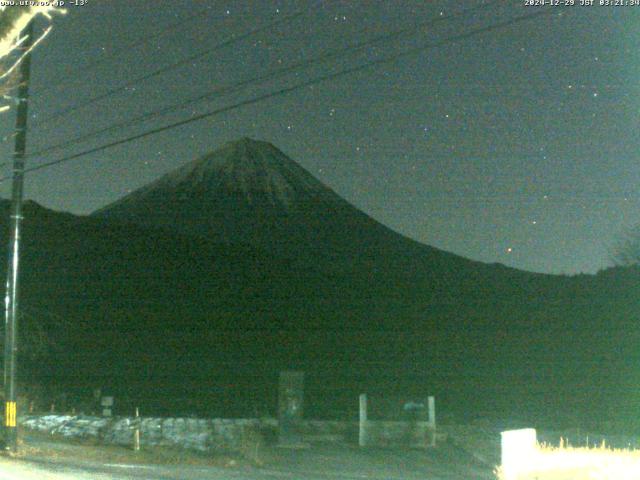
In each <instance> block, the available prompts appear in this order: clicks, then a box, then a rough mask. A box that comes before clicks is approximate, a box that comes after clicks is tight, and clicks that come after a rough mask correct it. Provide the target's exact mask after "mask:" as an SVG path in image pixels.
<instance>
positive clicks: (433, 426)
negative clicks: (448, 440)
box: [427, 396, 436, 447]
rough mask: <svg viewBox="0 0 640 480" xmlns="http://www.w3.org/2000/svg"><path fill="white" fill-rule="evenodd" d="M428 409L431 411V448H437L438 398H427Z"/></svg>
mask: <svg viewBox="0 0 640 480" xmlns="http://www.w3.org/2000/svg"><path fill="white" fill-rule="evenodd" d="M427 407H428V411H429V417H428V420H427V422H428V424H429V428H430V429H431V446H432V447H435V446H436V398H435V397H433V396H430V397H429V398H427Z"/></svg>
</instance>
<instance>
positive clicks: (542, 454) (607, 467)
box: [495, 440, 640, 480]
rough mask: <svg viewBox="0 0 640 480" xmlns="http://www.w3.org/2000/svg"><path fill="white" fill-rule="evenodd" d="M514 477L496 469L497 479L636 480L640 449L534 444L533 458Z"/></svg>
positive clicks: (639, 464) (561, 443)
mask: <svg viewBox="0 0 640 480" xmlns="http://www.w3.org/2000/svg"><path fill="white" fill-rule="evenodd" d="M529 463H530V464H529V465H523V466H522V471H521V472H519V473H517V474H512V475H506V474H505V472H504V471H503V470H502V469H501V468H498V469H496V471H495V474H496V476H497V478H498V479H499V480H583V479H584V480H640V450H629V449H612V448H609V447H607V446H606V445H605V443H604V442H603V443H602V445H600V446H599V447H572V446H570V445H568V444H565V442H563V441H562V440H561V441H560V446H559V447H552V446H549V445H545V444H542V445H538V448H537V454H536V456H535V458H531V461H530V462H529Z"/></svg>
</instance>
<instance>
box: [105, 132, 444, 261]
mask: <svg viewBox="0 0 640 480" xmlns="http://www.w3.org/2000/svg"><path fill="white" fill-rule="evenodd" d="M93 216H95V217H102V218H105V219H109V220H113V221H118V222H125V223H134V224H139V225H147V226H149V225H150V226H155V227H161V228H164V229H168V230H173V231H178V232H180V233H187V234H195V235H199V236H205V237H207V238H209V239H211V240H213V241H221V242H225V243H246V244H252V245H255V246H259V247H260V248H261V249H266V250H268V251H277V252H278V253H285V254H290V253H291V254H295V252H301V251H302V252H303V253H304V254H307V253H309V252H312V253H313V254H314V255H315V254H317V253H321V252H324V253H328V254H329V255H330V256H331V257H332V258H333V257H335V256H336V255H340V254H341V253H342V254H346V255H347V257H345V258H352V257H353V255H359V256H366V257H367V258H375V257H377V256H378V255H379V254H380V252H381V251H382V250H385V252H386V253H385V256H389V257H390V258H396V255H397V252H398V251H401V252H403V253H404V254H406V255H409V252H414V253H415V252H416V249H418V250H420V251H421V252H423V253H424V252H425V251H430V252H433V251H434V250H435V249H433V248H432V247H428V246H426V245H421V244H418V243H417V242H414V241H412V240H409V239H407V238H406V237H403V236H402V235H400V234H398V233H396V232H393V231H392V230H390V229H389V228H387V227H385V226H384V225H381V224H380V223H378V222H377V221H375V220H374V219H372V218H370V217H369V216H367V215H366V214H365V213H363V212H362V211H360V210H358V209H357V208H356V207H354V206H353V205H351V204H350V203H349V202H347V201H346V200H344V199H343V198H341V197H340V196H339V195H338V194H336V193H335V192H334V191H333V190H331V189H330V188H329V187H327V186H325V185H323V184H322V183H321V182H320V181H319V180H317V179H316V178H315V177H314V176H313V175H311V174H310V173H309V172H308V171H306V170H305V169H304V168H303V167H301V166H300V165H298V164H297V163H296V162H294V161H293V160H291V159H290V158H289V157H287V156H286V155H285V154H284V153H283V152H281V151H280V150H279V149H278V148H276V147H275V146H273V145H272V144H270V143H268V142H263V141H256V140H252V139H249V138H242V139H239V140H236V141H234V142H230V143H227V144H225V145H224V146H222V147H221V148H220V149H218V150H216V151H214V152H212V153H210V154H208V155H205V156H203V157H201V158H199V159H197V160H195V161H192V162H190V163H187V164H186V165H184V166H182V167H180V168H178V169H176V170H174V171H172V172H169V173H167V174H166V175H164V176H163V177H161V178H159V179H158V180H156V181H154V182H152V183H150V184H149V185H147V186H145V187H142V188H140V189H138V190H136V191H134V192H132V193H131V194H129V195H127V196H125V197H123V198H122V199H120V200H118V201H116V202H114V203H112V204H110V205H107V206H106V207H103V208H102V209H100V210H98V211H96V212H94V214H93ZM390 248H391V250H392V251H393V252H395V253H394V254H392V255H389V253H390V250H389V249H390ZM398 249H399V250H398Z"/></svg>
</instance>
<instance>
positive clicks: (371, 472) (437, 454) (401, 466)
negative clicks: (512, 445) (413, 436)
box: [0, 444, 495, 480]
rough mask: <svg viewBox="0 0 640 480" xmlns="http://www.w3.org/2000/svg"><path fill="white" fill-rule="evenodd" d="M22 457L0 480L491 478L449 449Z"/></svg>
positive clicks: (2, 464) (9, 463)
mask: <svg viewBox="0 0 640 480" xmlns="http://www.w3.org/2000/svg"><path fill="white" fill-rule="evenodd" d="M81 448H82V447H78V455H77V458H75V459H69V458H68V457H67V456H65V457H64V458H47V457H42V456H29V455H26V456H25V457H22V458H15V459H14V458H7V457H0V480H36V479H37V480H63V479H64V480H107V479H109V480H111V479H113V480H125V479H145V480H184V479H189V480H205V479H206V480H223V479H229V480H279V479H295V480H364V479H369V480H418V479H420V480H469V479H478V480H493V479H494V478H495V477H494V476H493V474H492V468H491V466H489V465H483V464H481V463H480V462H478V461H476V460H474V459H473V458H470V457H469V456H467V455H466V454H465V453H464V451H462V450H460V449H457V448H456V447H455V446H453V445H449V444H446V445H443V446H440V447H438V448H437V449H435V450H429V451H419V450H407V451H401V450H388V449H366V450H360V449H358V448H357V447H350V446H344V445H342V446H340V445H318V446H313V447H312V448H308V449H302V450H283V449H278V451H277V453H276V457H275V459H274V461H272V462H269V465H268V466H265V467H261V468H256V467H250V466H234V467H217V466H202V465H197V466H194V465H145V464H137V463H104V462H97V461H95V460H91V461H89V460H83V459H82V453H81V452H82V450H81Z"/></svg>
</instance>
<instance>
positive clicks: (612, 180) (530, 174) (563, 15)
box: [0, 0, 640, 274]
mask: <svg viewBox="0 0 640 480" xmlns="http://www.w3.org/2000/svg"><path fill="white" fill-rule="evenodd" d="M598 2H599V0H596V2H595V3H596V5H594V6H591V7H587V6H579V5H576V6H574V7H568V8H562V9H561V8H559V7H552V6H544V7H536V6H525V2H524V0H522V1H513V2H512V1H501V2H497V3H496V2H480V1H471V0H465V1H462V0H458V1H428V2H427V1H405V0H392V1H343V2H328V1H327V2H317V1H311V0H307V1H287V0H282V1H266V0H265V1H262V0H260V1H244V2H239V1H227V2H224V1H217V0H173V1H161V2H147V1H138V0H136V1H131V0H126V1H124V0H109V1H102V2H100V1H96V0H88V4H87V5H86V6H82V7H80V6H78V7H75V6H71V7H70V8H69V9H68V14H67V15H66V16H64V17H56V18H55V19H54V21H53V25H54V29H53V31H52V33H51V34H50V36H49V37H48V38H47V39H46V40H45V42H44V43H43V44H42V45H41V46H40V47H39V48H38V50H37V51H36V52H35V54H34V56H33V66H32V75H33V76H32V85H31V93H32V101H31V105H30V114H31V115H30V120H29V121H30V122H31V125H32V126H33V128H31V129H30V134H29V138H28V149H29V151H37V150H41V149H43V148H45V147H49V146H51V145H55V144H58V143H60V142H63V141H65V140H69V139H71V138H74V137H76V136H78V135H82V134H85V133H88V132H92V131H94V130H97V129H100V128H103V127H107V126H109V125H111V124H113V123H117V122H121V121H123V120H126V119H129V118H132V117H134V116H138V115H141V114H143V113H147V112H152V111H154V110H157V109H160V108H162V107H165V106H169V105H173V104H177V103H180V102H183V101H185V100H187V99H189V98H192V97H196V96H198V95H201V94H205V93H207V92H210V91H212V90H213V89H215V88H218V87H226V86H233V85H235V84H237V83H238V82H241V81H243V80H245V79H247V78H251V77H255V76H257V75H260V74H262V73H265V72H269V71H272V70H274V69H278V68H283V66H287V65H291V64H294V63H298V62H304V61H309V60H312V59H314V58H316V57H317V56H319V55H322V53H323V52H326V51H332V50H334V49H337V48H342V47H346V46H349V45H354V44H358V43H360V42H364V41H366V40H367V39H371V38H374V37H377V36H380V35H384V34H386V33H390V32H393V31H396V30H399V29H405V30H411V29H412V27H416V28H415V29H413V30H412V31H409V32H408V33H406V34H404V35H401V36H398V37H397V38H395V39H392V40H388V41H386V42H382V43H378V44H375V45H369V46H367V47H366V48H364V49H361V50H355V51H352V52H350V53H349V54H343V55H341V56H339V57H338V58H331V59H330V60H329V61H327V62H325V63H321V64H315V65H313V66H311V67H309V68H305V69H300V70H298V71H295V72H292V73H291V74H288V75H286V76H283V77H280V78H276V79H272V80H269V81H267V82H262V83H260V84H257V85H256V84H252V85H250V86H248V87H247V88H244V89H237V90H236V91H234V92H232V93H230V94H226V95H219V96H218V97H217V98H214V99H213V100H209V101H200V102H198V103H196V104H193V105H188V106H186V107H185V108H183V109H180V110H177V111H174V112H172V113H170V114H168V115H164V116H156V117H154V118H152V119H150V120H148V121H146V122H142V123H138V124H136V125H133V126H128V127H126V128H122V129H119V130H117V131H111V132H109V133H108V134H105V135H102V136H100V137H97V138H94V139H91V140H90V141H88V142H85V143H81V144H77V145H73V146H71V147H69V148H65V149H63V150H59V151H55V152H50V153H47V154H46V155H45V156H43V157H39V158H31V159H29V160H28V166H34V165H37V164H39V163H43V162H46V161H51V160H55V159H57V158H61V157H64V156H66V155H70V154H73V153H76V152H81V151H83V150H86V149H90V148H92V147H95V146H99V145H102V144H105V143H109V142H111V141H114V140H117V139H120V138H125V137H128V136H130V135H134V134H136V133H141V132H144V131H146V130H150V129H153V128H155V127H159V126H162V125H167V124H170V123H173V122H177V121H179V120H182V119H186V118H189V117H191V116H195V115H198V114H200V113H203V112H207V111H210V110H214V109H216V108H220V107H224V106H227V105H233V104H236V103H239V102H242V101H244V100H246V99H249V98H253V97H256V96H259V95H262V94H265V93H268V92H271V91H275V90H279V89H281V88H283V87H287V86H291V85H295V84H296V83H300V82H303V81H305V80H307V79H312V78H316V77H319V76H322V75H327V74H330V73H332V72H336V71H340V70H342V69H346V68H350V67H353V66H355V65H359V64H363V63H366V62H368V61H375V60H376V59H380V58H386V57H391V56H394V55H398V54H400V53H401V52H404V51H407V50H410V49H415V48H416V47H420V46H423V45H430V44H434V43H439V42H442V41H443V40H445V39H447V38H449V37H452V36H456V35H460V34H463V33H465V32H468V31H471V30H474V29H481V28H483V27H487V26H490V25H492V24H496V23H499V22H504V21H508V20H509V19H511V18H515V17H518V16H521V15H529V14H533V13H535V12H539V11H544V12H547V13H548V15H542V16H537V17H535V18H532V19H530V20H528V21H526V22H520V23H516V24H513V25H511V26H507V27H504V28H500V29H495V30H492V31H489V32H486V33H481V34H478V35H475V36H472V37H469V38H467V39H464V40H461V41H458V42H448V43H446V42H445V43H444V44H441V45H440V46H437V47H435V48H425V49H422V50H421V51H420V52H418V53H415V54H412V55H405V56H400V57H399V58H398V59H397V60H395V61H392V62H387V63H384V64H379V65H377V66H375V67H372V68H368V69H362V70H360V71H358V72H355V73H352V74H349V75H345V76H342V77H339V78H334V79H331V80H328V81H324V82H321V83H317V84H315V85H311V86H307V87H304V88H301V89H299V90H297V91H294V92H292V93H289V94H286V95H280V96H276V97H273V98H270V99H268V100H266V101H262V102H258V103H255V104H250V105H247V106H243V107H240V108H237V109H234V110H230V111H228V112H226V113H223V114H220V115H217V116H213V117H211V118H208V119H204V120H201V121H198V122H195V123H191V124H188V125H184V126H182V127H179V128H174V129H170V130H167V131H165V132H164V133H161V134H157V135H153V136H149V137H147V138H144V139H142V140H139V141H134V142H130V143H127V144H124V145H120V146H118V147H115V148H112V149H108V150H105V151H102V152H99V153H95V154H92V155H87V156H84V157H82V158H78V159H76V160H73V161H69V162H66V163H63V164H60V165H57V166H55V167H52V168H47V169H43V170H40V171H37V172H33V173H32V174H29V175H28V176H27V180H26V191H27V196H28V197H29V198H32V199H34V200H36V201H37V202H39V203H41V204H42V205H44V206H46V207H49V208H52V209H56V210H64V211H70V212H73V213H77V214H86V213H89V212H91V211H93V210H95V209H97V208H99V207H101V206H103V205H105V204H107V203H109V202H112V201H114V200H116V199H117V198H119V197H121V196H122V195H125V194H126V193H128V192H130V191H132V190H134V189H136V188H138V187H140V186H142V185H144V184H146V183H148V182H150V181H152V180H153V179H155V178H157V177H158V176H160V175H162V174H164V173H166V172H168V171H170V170H172V169H174V168H176V167H177V166H179V165H181V164H182V163H185V162H187V161H190V160H192V159H194V158H195V157H198V156H200V155H202V154H204V153H207V152H209V151H211V150H213V149H215V148H217V147H219V146H221V145H222V144H223V143H225V142H227V141H230V140H234V139H236V138H239V137H242V136H249V137H252V138H256V139H260V140H267V141H270V142H272V143H273V144H275V145H276V146H277V147H279V148H280V149H281V150H283V151H284V152H285V153H286V154H288V155H289V156H290V157H291V158H293V159H294V160H296V161H297V162H299V163H300V164H301V165H302V166H304V167H305V168H306V169H308V170H309V171H310V172H311V173H313V174H314V175H315V176H316V177H318V178H319V179H320V180H321V181H323V182H324V183H325V184H327V185H328V186H330V187H331V188H333V189H334V190H335V191H336V192H337V193H338V194H340V195H341V196H343V197H344V198H345V199H347V200H348V201H350V202H351V203H352V204H354V205H355V206H357V207H358V208H360V209H361V210H363V211H365V212H366V213H368V214H369V215H371V216H372V217H374V218H375V219H377V220H379V221H380V222H382V223H383V224H385V225H388V226H389V227H391V228H393V229H394V230H396V231H398V232H400V233H402V234H404V235H407V236H409V237H411V238H414V239H416V240H419V241H421V242H423V243H426V244H429V245H433V246H436V247H438V248H441V249H444V250H448V251H451V252H454V253H457V254H460V255H462V256H465V257H469V258H472V259H476V260H481V261H484V262H500V263H503V264H506V265H510V266H514V267H517V268H521V269H525V270H531V271H537V272H551V273H569V274H573V273H577V272H595V271H597V270H599V269H601V268H603V267H606V266H607V265H608V264H609V263H610V261H609V256H610V255H609V253H610V251H611V247H612V245H613V243H614V242H615V241H616V239H617V238H619V236H620V234H621V232H622V231H623V230H625V229H626V228H629V227H630V226H632V225H634V224H636V223H638V222H640V208H639V207H640V196H639V195H638V186H639V184H640V162H639V161H638V160H640V135H639V133H640V131H639V127H640V124H639V122H638V114H639V108H640V81H639V76H640V75H639V74H640V49H639V48H638V45H640V7H633V6H621V7H613V6H609V7H606V6H597V3H598ZM483 3H485V4H486V5H484V6H483V8H480V9H478V10H476V11H474V13H473V14H471V15H469V16H467V17H457V18H453V19H447V18H448V16H449V15H452V14H456V13H457V12H461V11H463V10H465V9H470V8H473V7H475V6H482V4H483ZM576 3H579V0H576ZM298 12H302V15H299V16H296V17H295V18H293V19H289V20H287V18H289V17H290V16H292V15H295V14H297V13H298ZM189 17H191V18H189ZM438 17H443V19H442V21H440V22H438V23H432V24H431V25H430V26H427V27H424V26H423V27H421V26H420V25H422V24H423V23H425V22H428V21H430V20H432V19H436V18H438ZM278 21H279V22H280V23H279V24H277V25H276V26H272V27H269V28H266V29H264V31H262V32H260V33H257V34H254V35H251V36H249V37H248V38H244V39H242V40H240V41H237V42H228V43H229V44H228V45H227V46H225V47H224V48H220V49H217V50H216V51H214V52H211V53H210V54H208V55H203V56H201V57H200V58H198V59H195V60H193V61H189V62H188V63H186V62H183V63H186V64H185V65H182V66H181V67H180V68H171V69H168V71H167V73H165V74H162V75H158V76H154V77H153V78H150V79H148V80H146V81H141V82H138V83H137V85H131V86H129V87H127V89H126V91H124V92H122V93H120V94H118V95H112V96H110V97H108V98H107V99H105V100H103V101H100V102H97V103H94V104H92V105H89V106H86V107H84V108H80V109H77V110H74V111H72V112H69V113H68V114H67V115H62V116H58V117H57V118H54V119H50V118H49V117H51V115H52V114H55V113H56V112H59V111H60V110H61V109H67V108H69V107H72V106H74V105H77V104H80V103H82V102H85V101H87V99H90V98H91V97H94V96H96V95H99V94H102V93H103V92H105V91H107V90H109V89H112V88H116V87H119V86H121V85H123V84H125V83H126V82H131V81H132V80H133V79H135V78H137V77H141V76H144V75H147V74H149V73H150V72H152V71H154V70H157V69H158V68H162V67H165V66H169V65H172V64H174V63H176V62H180V61H182V60H183V59H184V58H186V57H189V56H191V55H194V54H197V53H198V52H203V51H205V50H207V49H211V47H213V46H214V45H217V44H220V43H222V42H225V41H227V40H229V39H231V38H232V36H234V35H235V36H236V37H238V36H241V35H243V34H244V33H246V32H248V31H251V30H253V29H256V28H261V27H264V26H267V25H269V24H271V23H272V22H278ZM176 23H179V24H180V26H177V27H175V28H172V27H171V26H172V25H175V24H176ZM38 25H39V28H40V29H42V27H43V26H44V25H45V22H43V21H41V22H39V23H38ZM168 26H169V30H168V31H167V33H166V34H164V35H160V33H161V32H162V31H163V30H165V28H166V27H168ZM127 46H128V48H126V49H123V47H127ZM114 52H115V55H114ZM96 62H98V63H96ZM13 122H14V114H13V113H5V114H4V115H3V117H2V118H1V119H0V128H1V129H2V132H3V135H11V133H12V126H13ZM0 148H2V154H3V158H5V159H10V152H11V150H12V142H11V141H10V140H9V141H5V142H4V143H3V144H2V147H0ZM3 168H4V171H3V174H5V175H6V174H8V173H9V169H8V168H7V165H6V164H5V165H3ZM0 187H1V190H0V193H2V195H3V196H8V195H9V187H10V185H9V182H4V183H2V184H0Z"/></svg>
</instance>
